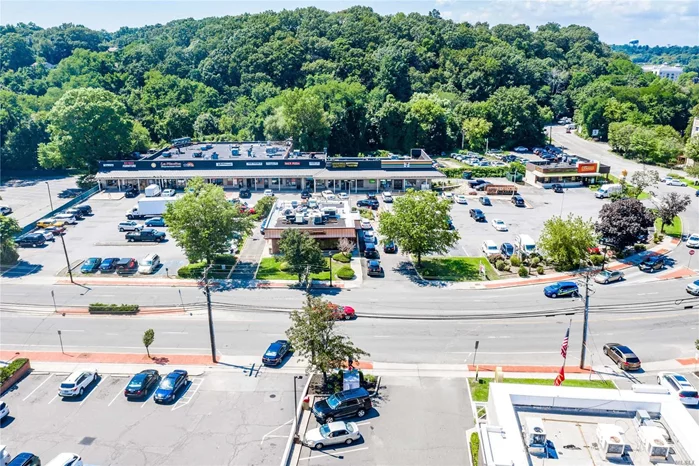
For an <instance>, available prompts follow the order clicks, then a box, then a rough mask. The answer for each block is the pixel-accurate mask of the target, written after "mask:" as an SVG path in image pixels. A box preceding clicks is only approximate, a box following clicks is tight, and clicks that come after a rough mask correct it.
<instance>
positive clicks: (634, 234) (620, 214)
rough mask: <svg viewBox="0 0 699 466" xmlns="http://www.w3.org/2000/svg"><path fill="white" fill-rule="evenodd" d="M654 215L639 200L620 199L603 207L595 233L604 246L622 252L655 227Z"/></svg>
mask: <svg viewBox="0 0 699 466" xmlns="http://www.w3.org/2000/svg"><path fill="white" fill-rule="evenodd" d="M653 221H654V217H653V214H652V213H651V212H650V210H649V209H647V208H646V207H645V206H644V205H643V203H641V201H639V200H637V199H620V200H618V201H614V202H611V203H609V204H605V205H603V206H602V209H601V210H600V214H599V220H598V221H597V223H595V231H596V232H597V234H598V235H600V237H601V238H602V239H601V241H602V243H603V244H607V245H609V246H612V247H614V248H616V249H618V250H622V249H624V248H625V247H627V246H631V245H633V244H635V243H636V241H637V240H638V237H639V236H640V235H641V234H643V233H646V232H647V231H648V228H650V227H651V226H653Z"/></svg>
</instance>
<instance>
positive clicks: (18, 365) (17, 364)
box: [0, 358, 32, 395]
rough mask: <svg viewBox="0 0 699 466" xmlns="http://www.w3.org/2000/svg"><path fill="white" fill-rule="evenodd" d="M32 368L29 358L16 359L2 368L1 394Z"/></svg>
mask: <svg viewBox="0 0 699 466" xmlns="http://www.w3.org/2000/svg"><path fill="white" fill-rule="evenodd" d="M31 370H32V367H31V365H30V364H29V359H27V358H19V359H15V360H14V361H12V362H11V363H9V364H8V365H7V366H5V367H3V368H2V369H0V395H2V394H4V393H5V391H6V390H8V389H9V388H10V387H12V386H13V385H14V384H16V383H17V382H18V381H19V380H21V379H22V378H23V377H24V376H25V375H27V374H28V373H29V372H30V371H31Z"/></svg>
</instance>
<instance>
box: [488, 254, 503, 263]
mask: <svg viewBox="0 0 699 466" xmlns="http://www.w3.org/2000/svg"><path fill="white" fill-rule="evenodd" d="M504 259H505V258H504V257H502V255H500V254H493V255H492V256H488V261H489V262H490V263H491V264H497V263H498V261H501V260H504Z"/></svg>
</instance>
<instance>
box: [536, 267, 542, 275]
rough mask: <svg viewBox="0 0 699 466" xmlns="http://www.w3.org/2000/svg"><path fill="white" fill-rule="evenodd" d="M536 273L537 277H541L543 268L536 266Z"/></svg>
mask: <svg viewBox="0 0 699 466" xmlns="http://www.w3.org/2000/svg"><path fill="white" fill-rule="evenodd" d="M536 273H538V274H539V275H543V274H544V266H543V265H540V266H538V267H537V268H536Z"/></svg>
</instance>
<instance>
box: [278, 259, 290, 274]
mask: <svg viewBox="0 0 699 466" xmlns="http://www.w3.org/2000/svg"><path fill="white" fill-rule="evenodd" d="M289 269H291V266H290V265H289V263H288V262H286V261H284V262H282V263H281V264H279V270H281V271H282V272H288V271H289Z"/></svg>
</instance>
